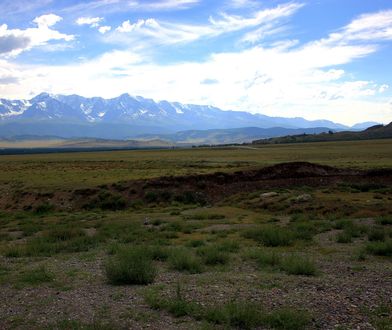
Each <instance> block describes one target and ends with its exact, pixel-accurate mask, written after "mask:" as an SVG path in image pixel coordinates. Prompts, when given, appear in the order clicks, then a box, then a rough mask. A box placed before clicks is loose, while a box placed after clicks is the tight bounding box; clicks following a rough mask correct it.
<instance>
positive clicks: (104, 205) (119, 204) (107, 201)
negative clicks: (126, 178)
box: [84, 191, 127, 211]
mask: <svg viewBox="0 0 392 330" xmlns="http://www.w3.org/2000/svg"><path fill="white" fill-rule="evenodd" d="M126 206H127V202H126V200H125V199H124V197H123V196H122V195H119V194H115V193H112V192H110V191H101V192H100V193H99V194H98V196H96V197H94V198H93V199H92V200H90V202H88V203H87V204H85V205H84V208H85V209H88V210H92V209H101V210H108V211H117V210H123V209H125V207H126Z"/></svg>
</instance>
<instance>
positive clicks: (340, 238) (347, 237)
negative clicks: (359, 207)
mask: <svg viewBox="0 0 392 330" xmlns="http://www.w3.org/2000/svg"><path fill="white" fill-rule="evenodd" d="M352 241H353V237H352V235H351V233H350V232H347V231H342V232H341V233H339V234H338V235H337V236H336V242H338V243H341V244H347V243H352Z"/></svg>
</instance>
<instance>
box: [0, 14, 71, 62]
mask: <svg viewBox="0 0 392 330" xmlns="http://www.w3.org/2000/svg"><path fill="white" fill-rule="evenodd" d="M61 20H62V18H61V17H60V16H57V15H54V14H48V15H42V16H39V17H36V18H35V19H34V21H33V23H35V24H36V25H37V27H35V28H27V29H25V30H20V29H8V26H7V25H6V24H3V25H1V26H0V53H3V54H6V55H8V56H15V55H18V54H20V53H21V52H23V51H25V50H29V49H31V48H33V47H38V46H42V45H46V44H47V43H48V42H50V41H53V40H57V41H59V40H64V41H71V40H73V39H74V36H73V35H68V34H64V33H61V32H59V31H57V30H54V29H52V28H51V27H52V26H54V25H55V24H56V23H58V22H60V21H61ZM2 49H3V52H2V51H1V50H2Z"/></svg>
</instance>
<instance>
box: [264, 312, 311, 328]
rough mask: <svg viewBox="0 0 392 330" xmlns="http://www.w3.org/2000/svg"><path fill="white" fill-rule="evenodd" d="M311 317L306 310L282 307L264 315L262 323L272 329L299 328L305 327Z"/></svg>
mask: <svg viewBox="0 0 392 330" xmlns="http://www.w3.org/2000/svg"><path fill="white" fill-rule="evenodd" d="M310 320H311V317H310V315H309V314H308V313H307V312H304V311H300V310H296V309H291V308H283V309H280V310H276V311H273V312H271V313H270V314H268V315H266V316H265V317H264V322H263V323H264V324H265V325H268V326H269V327H271V328H273V329H287V330H299V329H304V328H306V325H308V324H309V323H310Z"/></svg>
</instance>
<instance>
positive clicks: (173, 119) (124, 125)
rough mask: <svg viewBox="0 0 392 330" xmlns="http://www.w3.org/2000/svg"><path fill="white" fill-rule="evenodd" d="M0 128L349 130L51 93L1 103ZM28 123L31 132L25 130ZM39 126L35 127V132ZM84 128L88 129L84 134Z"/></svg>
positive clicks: (183, 106)
mask: <svg viewBox="0 0 392 330" xmlns="http://www.w3.org/2000/svg"><path fill="white" fill-rule="evenodd" d="M0 124H1V126H0V135H2V136H4V135H5V134H2V132H1V131H3V132H8V135H9V134H11V133H10V130H9V127H13V132H17V130H18V129H22V128H23V129H22V132H21V133H23V134H37V132H36V131H35V130H38V128H37V127H39V129H42V128H43V129H44V130H46V131H47V132H45V133H46V134H48V133H56V129H54V128H53V129H52V130H51V131H50V132H49V131H48V129H49V128H50V127H51V126H52V127H54V126H56V125H59V124H61V125H62V126H61V127H62V134H65V135H70V134H68V133H66V131H67V129H68V131H69V130H71V131H72V134H71V135H72V136H75V134H76V135H79V136H84V134H88V135H89V133H88V131H89V129H90V130H92V129H93V130H94V134H93V136H96V137H101V135H105V134H106V135H105V137H106V136H113V137H118V136H117V135H116V134H112V135H111V134H109V133H108V132H105V134H103V133H102V134H100V133H99V130H100V129H107V127H108V126H107V125H109V126H110V129H111V130H114V131H116V130H117V133H118V130H119V129H120V128H121V129H120V130H121V131H124V134H125V135H126V137H131V136H134V135H135V134H140V133H143V134H148V133H157V132H161V133H168V132H177V131H183V130H189V129H199V130H200V129H226V128H238V127H250V126H252V127H261V128H270V127H278V126H279V127H285V128H310V127H328V128H331V129H337V130H340V129H347V127H346V126H344V125H340V124H336V123H333V122H331V121H327V120H316V121H308V120H305V119H303V118H281V117H268V116H265V115H261V114H251V113H248V112H242V111H223V110H221V109H218V108H216V107H212V106H204V105H190V104H181V103H178V102H167V101H160V102H155V101H153V100H151V99H145V98H143V97H140V96H136V97H132V96H130V95H128V94H123V95H121V96H119V97H117V98H113V99H103V98H101V97H93V98H85V97H82V96H79V95H52V94H48V93H42V94H39V95H37V96H36V97H34V98H32V99H30V100H6V99H0ZM44 124H45V125H44ZM7 125H8V126H7ZM12 125H13V126H12ZM26 125H28V126H29V128H26V127H25V126H26ZM105 125H106V126H105ZM22 126H23V127H22ZM15 127H16V128H15ZM34 127H36V128H35V129H33V128H34ZM56 127H57V126H56ZM67 127H68V128H67ZM81 127H88V128H87V129H86V131H83V129H82V128H81ZM116 127H117V128H116ZM99 128H100V129H99ZM131 128H132V129H131ZM135 128H138V129H135ZM7 129H8V131H7ZM77 129H82V131H81V132H80V133H79V134H78V133H77ZM64 132H65V133H64ZM42 134H43V133H42ZM124 134H123V133H121V134H120V135H121V136H123V135H124ZM124 137H125V136H124Z"/></svg>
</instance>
